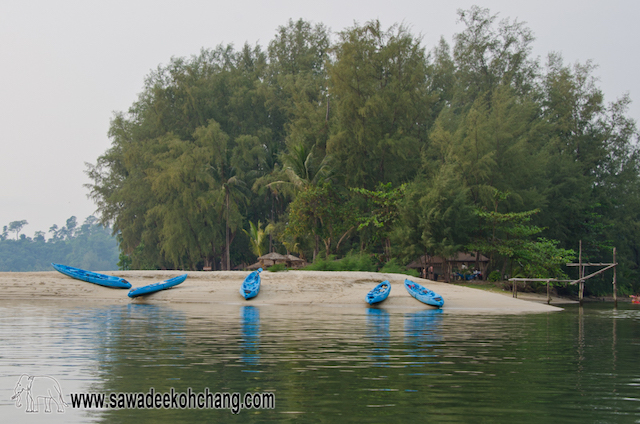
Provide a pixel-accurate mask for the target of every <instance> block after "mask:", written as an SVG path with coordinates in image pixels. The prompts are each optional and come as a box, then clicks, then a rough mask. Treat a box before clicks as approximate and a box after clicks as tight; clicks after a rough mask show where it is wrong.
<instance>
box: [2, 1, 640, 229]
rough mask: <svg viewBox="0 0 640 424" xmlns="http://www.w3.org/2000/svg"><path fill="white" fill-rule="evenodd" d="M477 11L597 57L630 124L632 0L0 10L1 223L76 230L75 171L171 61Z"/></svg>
mask: <svg viewBox="0 0 640 424" xmlns="http://www.w3.org/2000/svg"><path fill="white" fill-rule="evenodd" d="M474 4H475V5H478V6H481V7H487V8H489V9H490V10H491V12H492V13H494V14H496V13H497V14H499V18H511V19H514V18H517V19H518V20H519V21H524V22H527V26H528V27H529V28H531V29H532V31H533V32H534V34H535V36H536V41H535V42H534V54H535V55H536V56H540V57H541V58H542V59H543V62H544V58H545V57H546V55H547V54H548V53H549V52H551V51H556V52H560V53H562V55H563V57H564V58H565V63H567V64H570V63H575V62H576V61H579V62H581V63H584V62H585V61H587V60H593V62H594V63H596V64H597V65H598V66H599V68H598V69H597V70H596V72H595V75H596V76H598V77H599V79H600V83H599V85H600V87H601V88H602V89H603V91H604V93H605V101H606V102H610V101H614V100H615V99H616V98H618V97H620V96H622V95H623V94H624V93H629V94H630V96H631V98H632V99H633V100H635V101H636V102H637V103H634V104H632V107H631V110H630V112H629V115H630V116H631V117H632V118H634V119H635V120H636V121H637V120H638V118H640V81H639V78H638V77H637V73H638V69H639V65H640V63H639V62H640V57H639V55H638V52H639V49H638V47H639V46H638V44H639V40H640V25H639V24H638V22H637V21H638V18H640V2H639V1H637V0H627V1H622V0H610V1H606V2H604V1H595V0H582V1H574V0H572V1H566V0H553V1H551V0H537V1H526V2H525V1H519V0H486V1H457V2H444V1H441V0H439V1H432V0H414V1H411V0H394V1H388V0H386V1H379V0H369V1H366V2H365V1H359V2H350V1H345V0H338V1H336V0H324V1H316V2H308V1H304V0H291V1H288V0H271V1H268V2H267V1H246V0H236V1H234V2H222V1H195V0H181V1H163V0H154V1H151V0H126V1H121V0H110V1H108V2H106V1H105V2H97V1H85V0H77V1H56V0H19V1H14V0H2V1H0V61H1V65H2V66H0V146H1V148H2V165H1V166H0V182H1V194H0V227H2V226H4V225H8V224H9V223H10V222H12V221H17V220H23V219H25V220H27V221H28V222H29V225H28V226H26V227H25V228H24V230H23V233H25V234H27V235H28V236H30V237H31V236H33V234H34V233H35V232H36V231H44V232H48V230H49V227H51V226H52V225H53V224H57V225H58V226H59V227H61V226H63V225H65V222H66V220H67V218H69V217H71V216H76V217H77V218H78V221H79V222H80V223H82V222H83V221H84V219H85V218H86V217H87V216H89V215H91V214H94V212H95V209H96V208H95V205H94V204H93V202H92V201H91V200H89V199H87V193H88V190H87V189H86V188H84V187H83V185H84V184H86V183H88V182H89V180H88V178H87V177H86V175H85V173H84V171H85V170H86V166H85V162H89V163H95V162H96V158H97V157H98V156H100V155H101V154H102V153H104V152H105V151H106V150H107V149H108V148H109V146H110V140H109V138H108V137H107V131H108V128H109V121H110V119H111V117H112V116H113V112H114V111H126V110H127V109H128V108H129V106H131V104H132V103H133V102H134V101H135V100H136V98H137V95H138V93H139V92H140V91H141V89H142V87H143V81H144V78H145V76H146V75H148V74H149V72H150V71H151V70H152V69H155V68H157V67H158V65H164V64H166V63H168V61H169V60H170V58H171V57H172V56H175V57H189V56H192V55H197V54H198V53H199V52H200V49H201V48H203V47H204V48H213V47H215V46H217V45H218V44H221V43H223V44H228V43H232V44H234V45H235V46H236V47H238V48H239V47H241V46H242V45H243V44H244V43H245V42H248V43H250V44H252V45H254V44H256V43H258V44H260V45H261V46H263V48H265V47H266V46H267V44H268V43H269V41H270V40H271V39H272V38H273V36H274V34H275V33H276V30H277V28H278V27H279V26H281V25H286V23H287V21H288V20H289V19H294V20H297V19H299V18H303V19H305V20H308V21H311V22H313V23H324V24H325V25H326V26H327V27H328V28H329V29H330V30H331V31H333V32H338V31H341V30H343V29H345V28H346V27H349V26H352V25H353V23H354V22H358V23H361V24H362V23H365V22H366V21H369V20H372V19H379V20H380V22H381V24H382V26H383V27H384V28H385V29H386V28H388V27H389V26H391V25H392V24H394V23H404V24H405V25H406V26H408V27H409V28H410V29H411V31H412V33H413V34H415V35H421V36H422V39H423V46H425V47H426V48H427V50H430V49H431V48H432V47H433V46H434V45H435V43H437V41H438V40H439V38H440V37H441V36H443V37H444V38H445V39H446V40H447V41H449V42H450V43H451V41H452V36H453V34H454V33H456V32H459V31H461V30H462V29H463V27H462V24H459V23H457V14H456V10H457V9H460V8H462V9H467V8H469V7H470V6H472V5H474Z"/></svg>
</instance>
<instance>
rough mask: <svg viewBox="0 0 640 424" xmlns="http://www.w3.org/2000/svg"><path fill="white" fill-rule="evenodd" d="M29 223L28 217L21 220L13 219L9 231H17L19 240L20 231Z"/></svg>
mask: <svg viewBox="0 0 640 424" xmlns="http://www.w3.org/2000/svg"><path fill="white" fill-rule="evenodd" d="M27 224H29V223H28V222H27V220H26V219H23V220H21V221H13V222H10V223H9V231H11V232H12V233H16V240H18V237H19V235H20V231H22V229H23V228H24V226H25V225H27Z"/></svg>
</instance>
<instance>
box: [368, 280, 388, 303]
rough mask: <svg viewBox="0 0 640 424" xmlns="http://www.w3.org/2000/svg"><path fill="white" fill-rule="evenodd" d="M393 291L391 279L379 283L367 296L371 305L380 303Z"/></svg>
mask: <svg viewBox="0 0 640 424" xmlns="http://www.w3.org/2000/svg"><path fill="white" fill-rule="evenodd" d="M390 292H391V283H389V280H386V281H383V282H382V283H380V284H378V285H377V286H376V287H375V288H374V289H373V290H371V291H370V292H369V293H368V294H367V297H366V300H367V302H368V303H369V305H373V304H374V303H380V302H382V301H383V300H385V299H386V298H387V297H389V293H390Z"/></svg>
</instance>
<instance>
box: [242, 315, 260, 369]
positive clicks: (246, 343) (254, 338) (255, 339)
mask: <svg viewBox="0 0 640 424" xmlns="http://www.w3.org/2000/svg"><path fill="white" fill-rule="evenodd" d="M240 319H241V327H240V331H241V335H242V341H241V343H240V346H241V347H242V351H241V353H240V355H241V356H240V360H241V361H242V362H244V363H246V364H248V365H258V364H259V362H260V309H258V308H256V307H255V306H243V307H241V308H240Z"/></svg>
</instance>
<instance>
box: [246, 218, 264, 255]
mask: <svg viewBox="0 0 640 424" xmlns="http://www.w3.org/2000/svg"><path fill="white" fill-rule="evenodd" d="M249 227H250V228H249V231H247V230H244V229H243V230H242V231H244V233H245V234H246V235H247V236H249V239H250V244H251V250H252V251H253V253H254V254H255V255H256V256H257V257H260V256H262V255H263V254H264V253H265V252H263V250H262V249H263V245H264V241H265V239H266V236H267V232H266V231H265V230H264V229H263V228H262V222H260V221H258V225H255V224H254V223H253V222H249Z"/></svg>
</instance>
